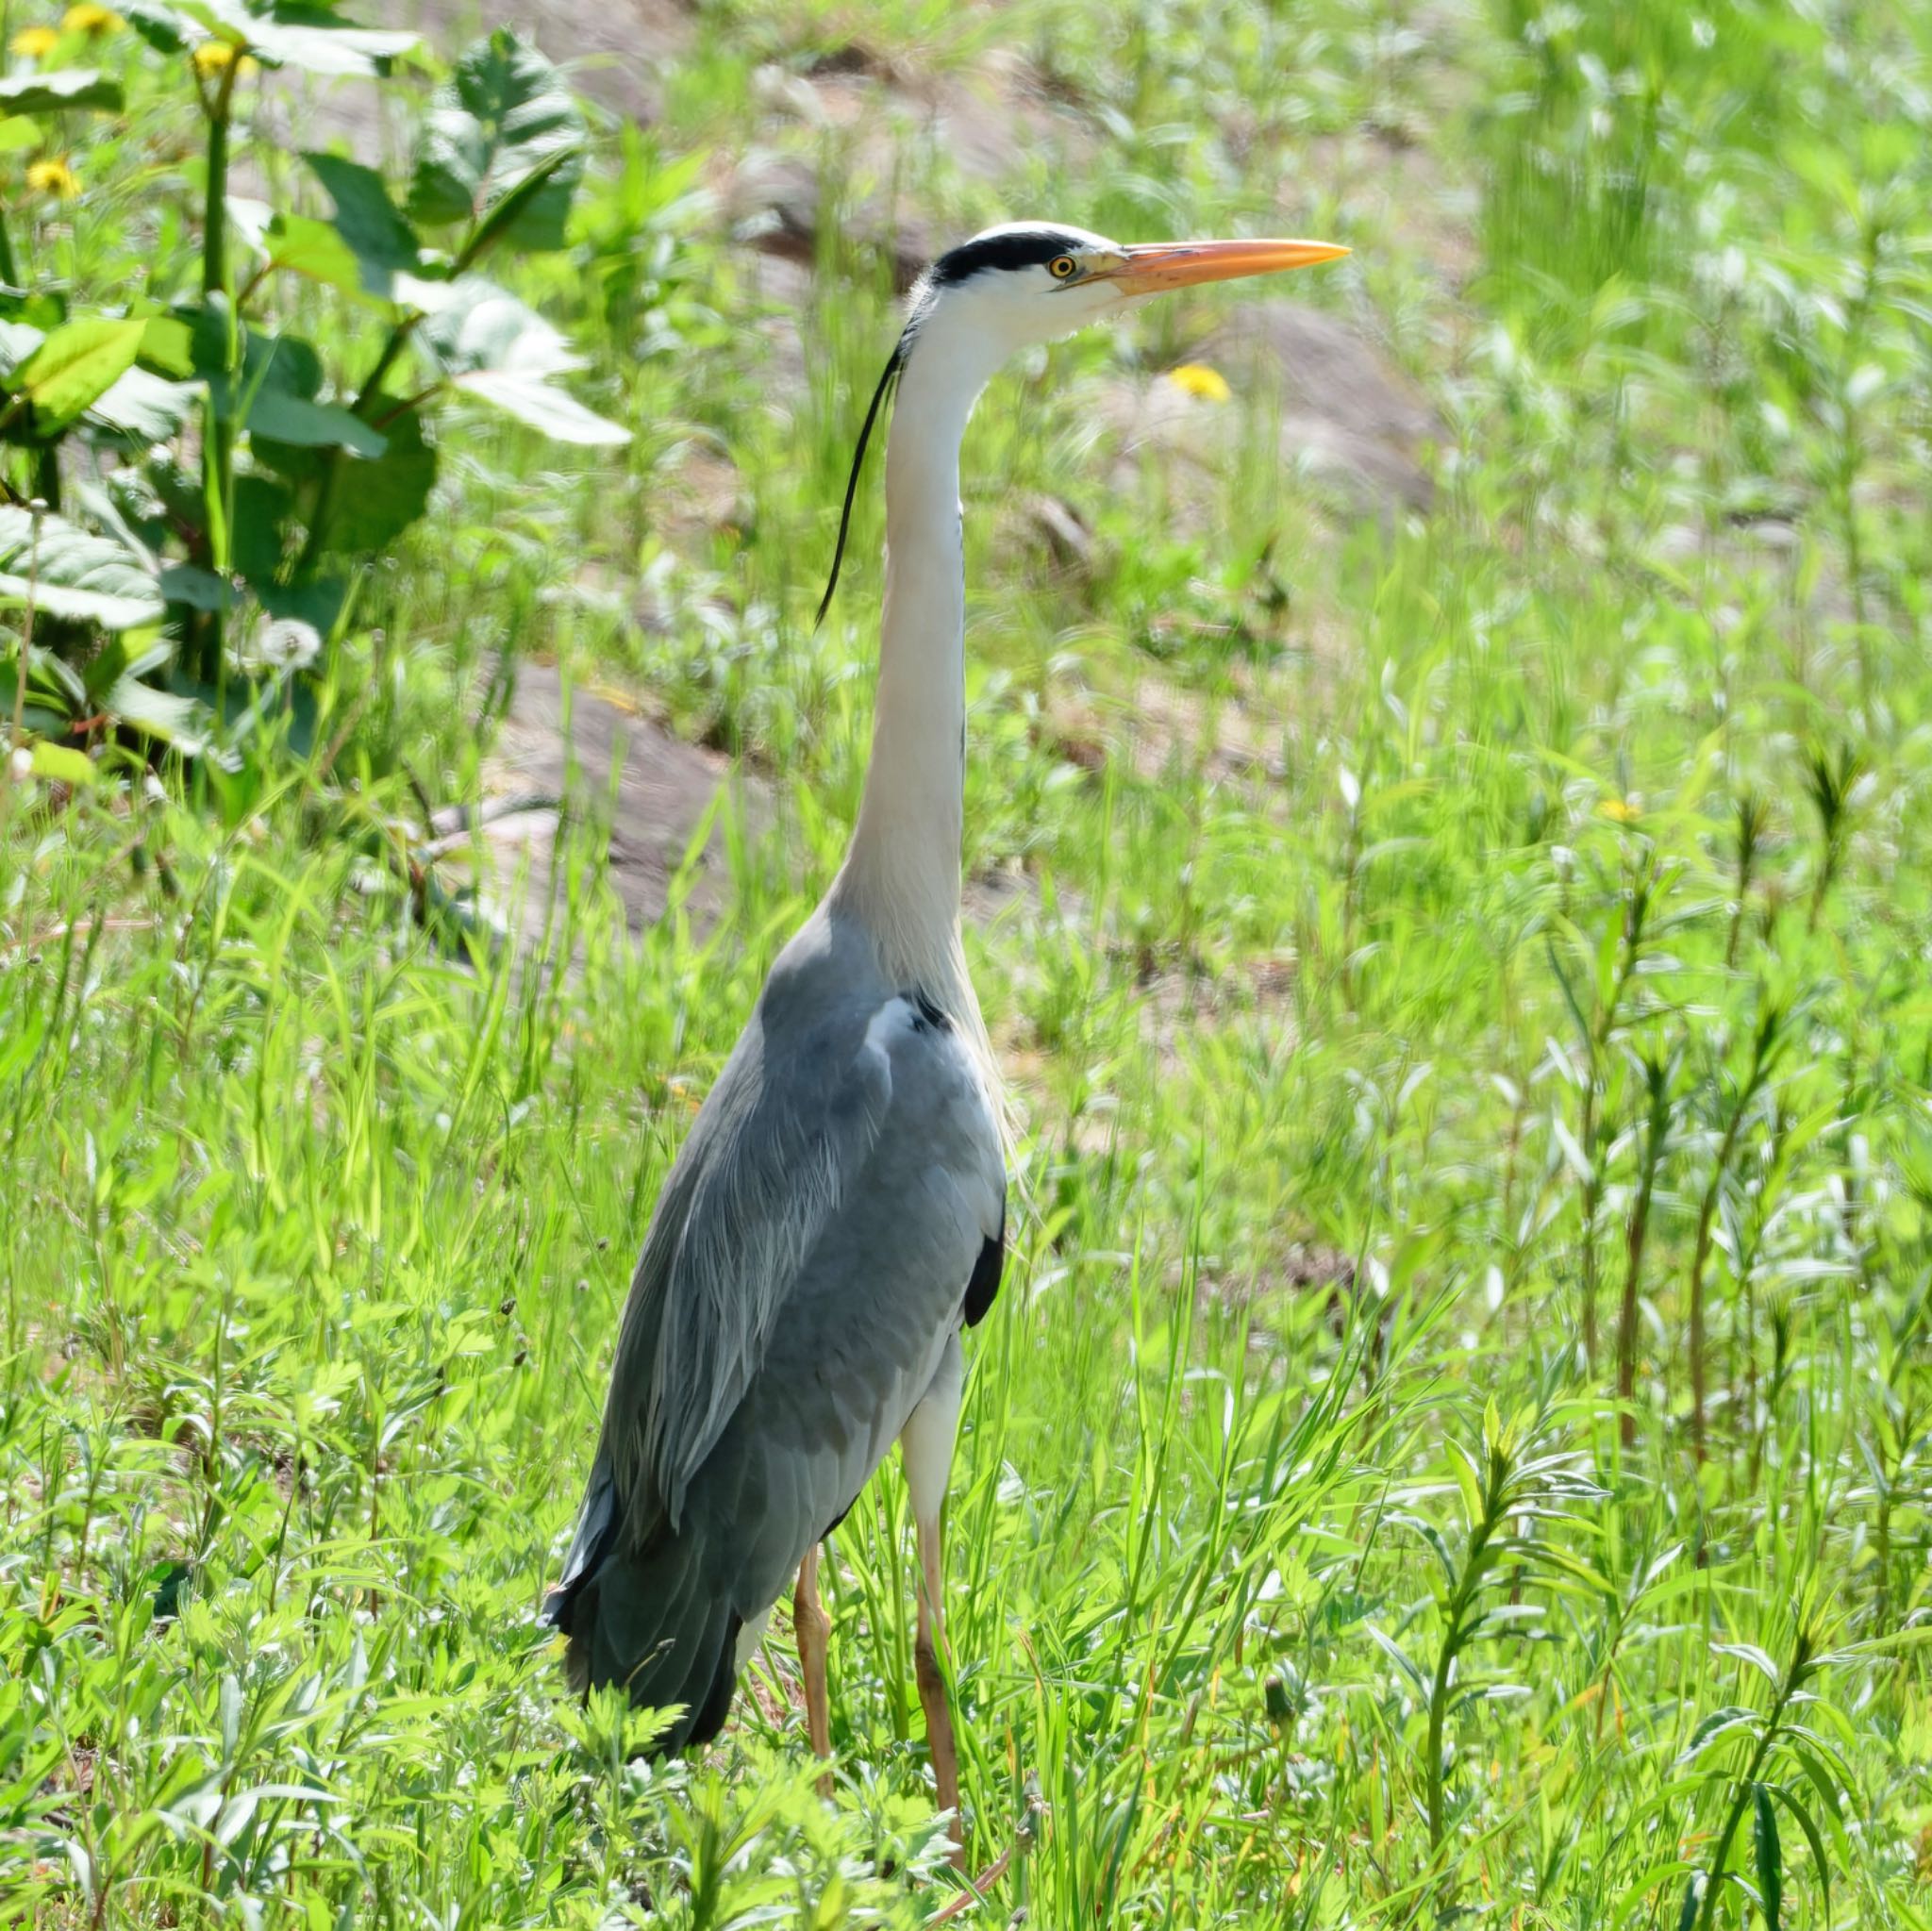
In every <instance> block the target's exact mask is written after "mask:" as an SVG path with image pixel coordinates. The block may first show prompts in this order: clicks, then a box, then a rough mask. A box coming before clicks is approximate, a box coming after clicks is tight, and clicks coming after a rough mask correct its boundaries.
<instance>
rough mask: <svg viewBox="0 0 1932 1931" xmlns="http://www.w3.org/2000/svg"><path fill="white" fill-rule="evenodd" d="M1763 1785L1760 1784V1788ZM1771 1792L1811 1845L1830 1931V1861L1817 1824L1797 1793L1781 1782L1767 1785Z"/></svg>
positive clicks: (1825, 1917)
mask: <svg viewBox="0 0 1932 1931" xmlns="http://www.w3.org/2000/svg"><path fill="white" fill-rule="evenodd" d="M1763 1788H1764V1787H1762V1786H1760V1790H1762V1789H1763ZM1769 1788H1770V1790H1771V1792H1772V1794H1773V1795H1774V1797H1776V1799H1777V1800H1778V1802H1779V1803H1780V1804H1782V1805H1783V1806H1785V1808H1786V1809H1787V1810H1789V1811H1790V1813H1791V1815H1792V1816H1793V1817H1795V1818H1796V1819H1797V1820H1798V1828H1799V1829H1800V1830H1802V1831H1803V1832H1804V1833H1805V1841H1806V1842H1807V1844H1809V1845H1810V1846H1811V1861H1812V1862H1813V1863H1814V1864H1816V1865H1817V1867H1818V1888H1819V1889H1820V1891H1821V1892H1823V1894H1824V1923H1825V1931H1831V1863H1830V1860H1829V1859H1828V1858H1827V1857H1826V1856H1825V1855H1824V1838H1823V1837H1822V1836H1821V1835H1820V1833H1819V1829H1818V1826H1817V1825H1816V1824H1815V1823H1812V1821H1811V1813H1810V1812H1809V1811H1808V1810H1807V1809H1806V1808H1805V1806H1804V1805H1802V1804H1801V1803H1800V1802H1799V1801H1798V1797H1797V1793H1796V1792H1795V1791H1793V1790H1786V1789H1785V1787H1784V1786H1783V1785H1782V1784H1773V1785H1771V1786H1769Z"/></svg>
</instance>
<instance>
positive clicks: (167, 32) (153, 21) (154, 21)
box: [114, 0, 199, 54]
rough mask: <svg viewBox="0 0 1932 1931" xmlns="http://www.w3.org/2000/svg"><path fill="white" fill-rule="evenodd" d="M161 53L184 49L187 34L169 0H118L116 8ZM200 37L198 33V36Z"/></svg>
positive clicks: (173, 52)
mask: <svg viewBox="0 0 1932 1931" xmlns="http://www.w3.org/2000/svg"><path fill="white" fill-rule="evenodd" d="M114 10H115V11H116V12H117V13H119V14H120V15H121V17H122V19H124V20H125V21H126V23H127V25H129V26H131V27H132V28H133V29H134V30H135V32H136V33H138V34H139V35H140V36H141V37H142V40H144V41H145V42H147V43H148V45H149V46H151V47H152V48H153V49H154V50H155V52H156V53H158V54H179V53H184V52H185V51H186V50H187V46H188V36H187V35H186V34H185V33H183V32H182V30H181V25H180V22H179V20H178V19H177V17H176V16H175V10H174V8H172V7H169V6H168V5H167V4H166V0H116V5H115V9H114ZM197 38H199V36H197Z"/></svg>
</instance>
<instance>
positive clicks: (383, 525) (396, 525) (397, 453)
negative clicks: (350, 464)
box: [316, 410, 436, 629]
mask: <svg viewBox="0 0 1932 1931" xmlns="http://www.w3.org/2000/svg"><path fill="white" fill-rule="evenodd" d="M387 433H388V438H389V447H388V449H387V450H386V451H385V452H384V453H383V455H382V457H381V458H380V459H379V460H377V461H375V462H367V463H358V465H357V466H356V467H355V468H354V469H353V470H350V471H348V472H347V473H346V474H344V475H343V476H342V477H341V480H340V482H339V484H338V486H337V488H336V491H335V493H334V496H333V498H332V499H331V509H330V514H329V520H328V526H327V529H326V531H325V536H324V539H323V541H324V542H325V546H326V547H327V548H329V549H331V550H350V551H358V550H380V549H382V548H384V547H385V546H386V545H387V544H389V543H391V542H392V541H394V540H395V539H396V538H397V537H399V536H400V535H401V534H402V533H403V531H405V530H406V529H408V526H409V525H410V524H412V523H414V522H415V521H416V519H417V518H418V517H419V516H421V515H422V514H423V512H424V510H425V509H426V508H428V507H429V492H430V491H431V490H432V489H433V488H434V487H435V484H436V445H435V444H434V443H433V442H431V441H429V440H428V439H427V438H426V437H425V435H424V433H423V424H422V421H421V419H420V418H419V417H418V416H417V415H416V413H415V412H414V410H408V411H406V412H405V413H404V414H402V415H400V416H398V417H397V418H396V419H395V420H394V421H393V422H392V423H391V424H390V425H389V429H388V432H387ZM316 627H317V628H318V629H325V628H326V626H325V625H323V624H317V626H316Z"/></svg>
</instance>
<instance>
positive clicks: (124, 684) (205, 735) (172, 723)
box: [102, 672, 239, 768]
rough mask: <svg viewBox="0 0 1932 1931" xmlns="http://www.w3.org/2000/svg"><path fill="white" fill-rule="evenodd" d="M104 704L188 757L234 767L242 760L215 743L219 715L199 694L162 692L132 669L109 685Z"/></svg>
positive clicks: (145, 732)
mask: <svg viewBox="0 0 1932 1931" xmlns="http://www.w3.org/2000/svg"><path fill="white" fill-rule="evenodd" d="M102 707H103V708H104V709H105V710H108V711H109V712H111V713H112V714H113V715H114V716H115V717H117V718H119V719H120V720H121V722H122V723H123V724H127V725H129V726H131V727H132V728H133V729H134V730H137V731H139V732H141V733H142V736H143V737H148V738H155V739H158V740H159V741H160V742H162V743H163V744H166V745H168V746H169V747H170V748H171V749H173V750H175V751H178V752H180V754H181V755H182V756H183V757H207V758H209V759H210V760H211V761H212V762H214V763H216V764H220V765H223V766H224V767H225V768H232V767H233V765H234V764H235V763H236V762H238V761H239V760H237V759H235V758H234V757H232V755H231V754H226V753H224V752H222V751H221V750H220V749H219V748H218V747H217V745H216V743H215V739H214V725H215V714H214V712H213V711H211V710H210V709H209V708H208V706H207V705H205V704H203V703H202V701H201V700H200V699H199V698H198V697H183V696H181V695H179V694H178V693H177V692H175V691H158V690H156V688H155V687H154V686H153V685H152V684H143V683H142V681H141V679H140V678H139V677H137V676H135V675H134V674H132V673H131V672H124V673H123V674H122V675H120V676H119V677H117V678H115V680H114V682H113V683H112V684H111V685H110V686H109V687H108V693H107V696H106V697H105V698H104V699H103V700H102Z"/></svg>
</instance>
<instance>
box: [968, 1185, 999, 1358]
mask: <svg viewBox="0 0 1932 1931" xmlns="http://www.w3.org/2000/svg"><path fill="white" fill-rule="evenodd" d="M1006 1267H1007V1209H1006V1206H1005V1203H1004V1202H1003V1203H1002V1204H1001V1207H1000V1230H999V1232H998V1233H997V1234H994V1235H993V1236H992V1237H991V1239H989V1240H982V1241H981V1242H980V1245H979V1258H978V1259H977V1260H975V1261H974V1263H973V1278H972V1279H971V1280H970V1281H968V1282H967V1283H966V1325H967V1326H968V1327H977V1326H978V1325H979V1323H981V1322H982V1321H984V1320H985V1319H986V1314H987V1309H988V1308H990V1307H991V1306H992V1304H993V1301H994V1299H995V1297H996V1296H997V1295H998V1293H999V1290H1000V1275H1001V1274H1003V1273H1005V1272H1006Z"/></svg>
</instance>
